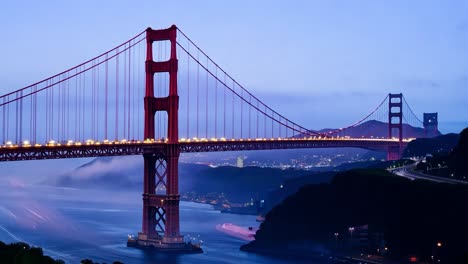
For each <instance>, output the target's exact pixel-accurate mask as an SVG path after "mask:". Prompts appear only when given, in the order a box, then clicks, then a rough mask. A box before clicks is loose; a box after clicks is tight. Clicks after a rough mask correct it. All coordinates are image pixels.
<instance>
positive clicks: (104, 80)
mask: <svg viewBox="0 0 468 264" xmlns="http://www.w3.org/2000/svg"><path fill="white" fill-rule="evenodd" d="M369 120H381V121H383V122H385V123H388V137H385V138H378V137H359V138H353V137H350V136H347V131H349V130H350V129H352V128H355V127H357V126H359V125H362V124H365V122H367V121H369ZM0 123H1V124H2V129H1V131H0V142H2V146H1V147H0V161H18V160H41V159H61V158H81V157H99V156H122V155H143V159H144V175H143V177H144V190H143V221H142V231H141V232H140V233H139V234H138V238H136V239H133V238H132V239H130V240H129V242H128V245H129V246H135V247H142V248H147V247H154V248H158V249H160V250H168V251H170V250H174V251H186V252H198V251H200V250H201V249H199V248H195V247H193V246H192V245H189V244H186V243H185V242H184V240H183V236H182V235H180V232H179V192H178V161H179V155H180V153H183V152H212V151H213V152H214V151H243V150H269V149H292V148H336V147H357V148H366V149H372V150H379V151H385V152H387V157H388V159H390V160H394V159H398V158H399V157H400V155H401V152H402V150H403V149H404V147H405V146H406V145H407V144H408V142H410V141H411V140H412V139H411V138H404V137H403V124H410V125H412V126H416V127H421V126H422V124H423V123H422V121H421V120H420V119H418V118H417V116H416V115H415V114H414V113H413V111H412V110H411V108H410V106H409V105H408V103H407V101H406V99H405V98H404V96H403V95H402V94H388V95H387V96H386V97H385V98H384V99H383V100H382V101H381V102H380V103H379V104H377V107H376V108H375V109H373V110H372V111H370V113H369V114H368V115H367V116H365V117H363V118H362V119H359V120H358V121H357V122H354V123H353V124H351V125H349V126H345V127H343V128H340V129H335V130H326V131H317V130H312V129H310V128H308V127H305V126H301V125H299V124H297V123H295V122H293V121H292V120H290V119H288V118H287V117H285V116H283V115H282V114H280V113H279V112H278V111H276V110H274V109H272V108H271V107H269V106H268V105H267V104H265V103H264V102H263V101H261V100H260V99H259V98H257V97H255V96H254V95H253V94H252V93H251V92H249V91H248V90H247V89H246V88H244V87H243V86H242V85H241V84H240V83H239V82H238V81H237V80H235V79H234V78H233V77H232V76H231V75H229V74H228V73H227V72H226V71H224V70H223V69H222V68H221V67H220V66H219V65H218V64H217V63H216V62H215V61H214V60H213V59H212V58H210V57H209V56H208V55H207V54H206V53H205V52H204V51H203V50H202V49H201V48H200V47H199V46H197V45H196V44H195V43H194V42H193V41H192V40H191V39H190V38H189V37H188V36H187V35H186V34H185V33H184V32H183V31H181V30H180V29H178V28H177V27H176V26H172V27H170V28H167V29H162V30H153V29H151V28H148V29H146V30H145V31H143V32H141V33H140V34H138V35H136V36H135V37H133V38H131V39H129V40H127V41H126V42H124V43H123V44H121V45H119V46H117V47H115V48H113V49H111V50H109V51H107V52H104V53H103V54H100V55H99V56H96V57H94V58H92V59H90V60H88V61H86V62H84V63H81V64H79V65H77V66H75V67H73V68H70V69H68V70H65V71H63V72H61V73H59V74H56V75H54V76H52V77H49V78H46V79H44V80H42V81H39V82H37V83H34V84H31V85H29V86H26V87H24V88H21V89H19V90H16V91H12V92H9V93H7V94H5V95H2V96H0Z"/></svg>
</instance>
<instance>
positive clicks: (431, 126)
mask: <svg viewBox="0 0 468 264" xmlns="http://www.w3.org/2000/svg"><path fill="white" fill-rule="evenodd" d="M423 126H424V136H425V137H426V138H431V137H435V136H438V135H439V122H438V117H437V113H424V120H423Z"/></svg>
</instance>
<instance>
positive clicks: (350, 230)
mask: <svg viewBox="0 0 468 264" xmlns="http://www.w3.org/2000/svg"><path fill="white" fill-rule="evenodd" d="M348 230H349V233H351V239H353V231H354V227H350V228H348Z"/></svg>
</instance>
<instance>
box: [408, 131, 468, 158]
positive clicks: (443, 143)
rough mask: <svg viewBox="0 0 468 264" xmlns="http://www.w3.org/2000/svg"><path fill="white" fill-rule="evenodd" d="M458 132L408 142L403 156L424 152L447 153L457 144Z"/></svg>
mask: <svg viewBox="0 0 468 264" xmlns="http://www.w3.org/2000/svg"><path fill="white" fill-rule="evenodd" d="M459 138H460V136H459V135H458V134H446V135H442V136H438V137H434V138H418V139H416V140H413V141H411V142H410V143H408V146H407V147H406V149H405V151H404V152H403V157H413V156H416V157H421V156H426V154H447V153H450V152H451V151H452V150H453V148H454V147H455V146H456V145H457V143H458V140H459Z"/></svg>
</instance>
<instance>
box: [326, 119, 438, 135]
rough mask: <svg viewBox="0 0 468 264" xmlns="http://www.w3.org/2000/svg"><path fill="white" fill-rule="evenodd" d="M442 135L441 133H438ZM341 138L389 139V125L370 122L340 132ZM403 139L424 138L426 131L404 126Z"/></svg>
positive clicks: (330, 129)
mask: <svg viewBox="0 0 468 264" xmlns="http://www.w3.org/2000/svg"><path fill="white" fill-rule="evenodd" d="M335 130H337V129H336V128H335V129H333V128H327V129H322V130H320V131H319V132H323V133H327V132H329V131H335ZM438 134H439V135H441V133H440V132H438ZM340 136H349V137H355V138H360V137H371V136H373V137H385V138H386V137H388V123H384V122H380V121H377V120H369V121H366V122H364V123H362V124H360V125H357V126H356V127H351V128H348V129H346V130H345V131H343V132H340ZM403 137H404V138H423V137H424V129H423V128H419V127H413V126H410V125H408V124H403Z"/></svg>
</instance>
